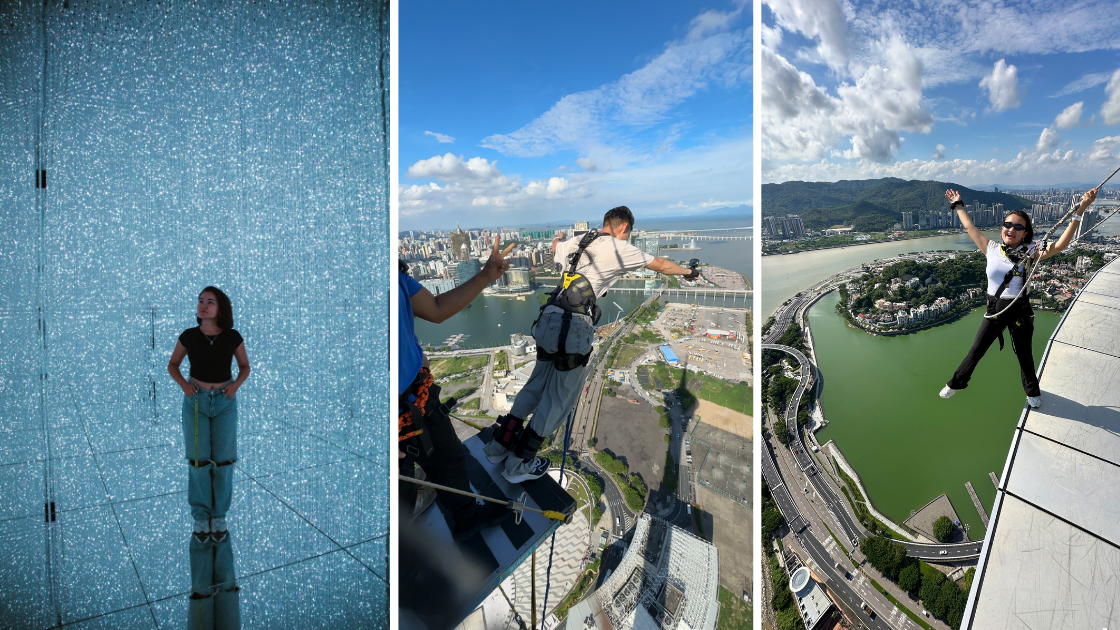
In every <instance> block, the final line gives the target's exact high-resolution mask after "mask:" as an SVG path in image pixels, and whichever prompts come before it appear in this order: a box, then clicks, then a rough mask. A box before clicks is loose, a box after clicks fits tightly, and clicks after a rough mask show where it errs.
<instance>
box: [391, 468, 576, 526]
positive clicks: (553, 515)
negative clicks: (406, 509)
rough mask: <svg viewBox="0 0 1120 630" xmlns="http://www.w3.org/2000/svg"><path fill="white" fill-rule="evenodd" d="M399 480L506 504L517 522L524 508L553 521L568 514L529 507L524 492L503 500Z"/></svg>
mask: <svg viewBox="0 0 1120 630" xmlns="http://www.w3.org/2000/svg"><path fill="white" fill-rule="evenodd" d="M400 480H401V481H407V482H409V483H414V484H416V485H418V486H425V487H428V488H432V489H434V490H442V491H444V492H451V493H454V494H461V495H463V496H465V497H472V498H475V499H482V500H483V501H489V502H490V503H497V504H498V505H504V506H506V507H508V508H509V509H511V510H513V511H514V513H515V514H516V515H517V522H518V523H520V522H521V512H523V511H524V510H529V511H530V512H536V513H537V514H540V515H542V516H544V517H546V518H550V519H552V520H554V521H566V520H568V515H567V514H564V513H563V512H557V511H555V510H539V509H537V508H534V507H529V506H528V505H525V498H526V494H525V493H524V492H522V493H521V497H519V498H518V499H517V500H516V501H503V500H502V499H495V498H493V497H488V496H484V495H481V494H476V493H474V492H467V491H466V490H459V489H458V488H451V487H448V486H441V485H440V484H438V483H432V482H430V481H421V480H419V479H413V478H412V477H400Z"/></svg>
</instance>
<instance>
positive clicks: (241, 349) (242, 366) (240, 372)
mask: <svg viewBox="0 0 1120 630" xmlns="http://www.w3.org/2000/svg"><path fill="white" fill-rule="evenodd" d="M233 357H234V358H235V359H237V379H236V380H235V381H233V382H232V383H230V384H229V385H226V386H225V387H223V388H222V391H223V392H225V394H226V396H228V397H230V398H233V395H234V394H236V393H237V390H238V389H240V388H241V384H242V383H244V382H245V379H247V378H249V371H250V369H251V368H250V367H249V357H248V356H247V355H246V354H245V342H244V341H242V342H241V345H239V346H237V349H236V350H234V351H233Z"/></svg>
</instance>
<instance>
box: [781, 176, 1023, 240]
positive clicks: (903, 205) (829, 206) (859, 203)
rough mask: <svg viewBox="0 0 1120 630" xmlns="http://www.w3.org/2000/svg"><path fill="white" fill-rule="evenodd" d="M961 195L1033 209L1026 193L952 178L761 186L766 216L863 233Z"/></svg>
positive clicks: (936, 207)
mask: <svg viewBox="0 0 1120 630" xmlns="http://www.w3.org/2000/svg"><path fill="white" fill-rule="evenodd" d="M947 188H952V189H954V190H957V191H959V192H960V193H961V199H962V200H964V202H965V203H971V202H973V201H979V202H980V203H982V204H987V205H989V206H990V205H992V204H993V203H1002V204H1003V208H1004V210H1013V209H1016V208H1030V207H1031V203H1030V202H1029V201H1027V200H1026V199H1023V198H1022V197H1018V196H1015V195H1009V194H1007V193H996V192H985V191H980V190H972V189H971V188H967V187H965V186H961V185H960V184H953V183H950V182H935V181H920V180H909V181H907V180H904V179H898V178H896V177H887V178H884V179H863V180H841V181H838V182H783V183H781V184H763V185H762V216H764V217H781V216H786V215H789V214H796V215H799V216H800V217H801V220H802V222H804V224H805V227H806V228H808V229H813V230H821V229H824V228H828V227H832V226H833V225H854V226H855V228H856V230H859V231H868V232H871V231H880V230H885V229H887V228H889V227H890V226H892V225H894V224H895V223H898V222H900V221H901V218H902V215H901V214H900V213H902V212H904V211H906V212H930V211H934V210H940V209H941V208H942V207H943V206H944V205H945V203H946V202H945V190H946V189H947Z"/></svg>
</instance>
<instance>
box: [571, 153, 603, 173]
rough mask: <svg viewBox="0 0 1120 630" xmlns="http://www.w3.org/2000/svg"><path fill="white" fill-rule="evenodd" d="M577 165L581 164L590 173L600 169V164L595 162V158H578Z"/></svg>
mask: <svg viewBox="0 0 1120 630" xmlns="http://www.w3.org/2000/svg"><path fill="white" fill-rule="evenodd" d="M576 166H579V167H580V168H582V169H583V170H584V171H586V172H588V173H594V172H595V171H597V170H599V166H598V165H596V164H595V160H593V159H591V158H589V157H581V158H576Z"/></svg>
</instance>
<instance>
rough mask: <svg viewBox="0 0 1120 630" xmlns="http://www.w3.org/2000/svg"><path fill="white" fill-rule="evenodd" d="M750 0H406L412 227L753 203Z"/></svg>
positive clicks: (405, 217)
mask: <svg viewBox="0 0 1120 630" xmlns="http://www.w3.org/2000/svg"><path fill="white" fill-rule="evenodd" d="M750 21H751V8H750V4H749V3H748V2H745V1H743V0H717V1H714V2H710V3H680V2H665V1H656V2H613V3H592V2H568V3H526V2H487V3H466V2H428V1H422V0H421V1H410V2H407V3H401V6H400V13H399V39H398V42H399V44H398V45H399V55H400V59H399V62H398V72H399V74H400V79H399V80H400V82H399V86H400V87H399V89H400V94H399V105H398V107H399V109H400V118H399V130H398V132H399V143H400V147H399V156H400V160H399V168H400V189H399V191H398V192H399V198H400V227H401V229H424V228H439V229H446V228H453V227H454V226H455V223H456V221H458V222H459V223H461V224H462V225H463V226H464V227H467V226H477V227H485V226H499V225H505V226H515V225H528V224H532V223H543V222H549V221H571V220H576V219H593V218H595V217H602V214H603V213H604V212H605V211H606V210H608V209H610V208H611V207H614V206H617V205H626V206H629V207H630V208H631V210H633V211H634V212H635V215H636V216H637V217H638V218H639V219H640V218H641V217H642V216H649V217H652V216H681V215H690V214H698V213H703V212H707V211H710V210H713V209H718V208H723V207H736V206H740V205H750V203H751V190H752V188H751V170H752V168H751V155H752V138H751V114H752V112H751V98H752V97H751V81H752V64H751V37H752V35H751V28H750Z"/></svg>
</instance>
